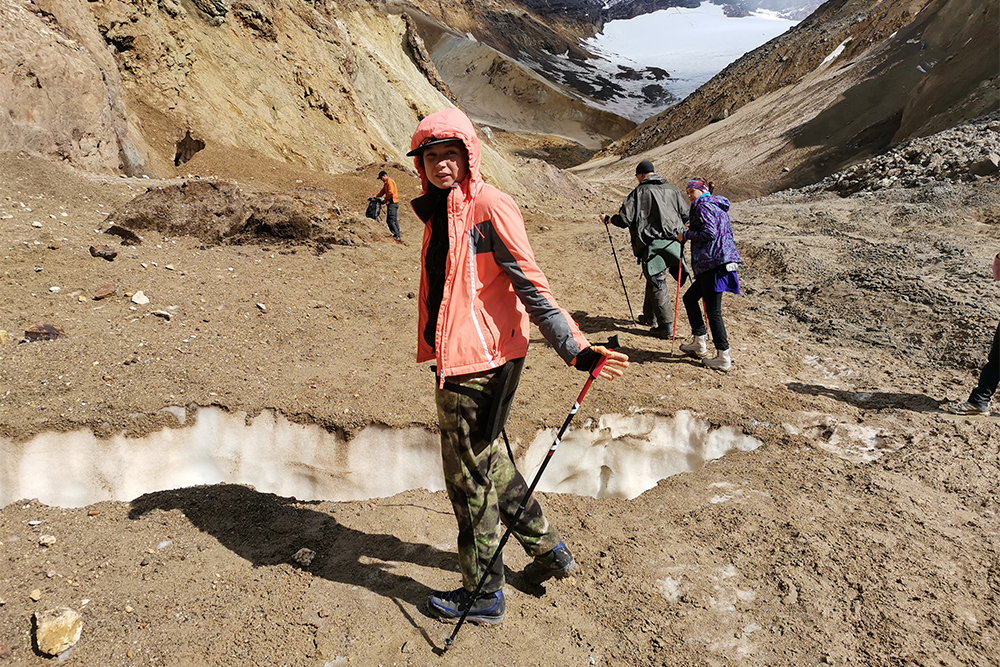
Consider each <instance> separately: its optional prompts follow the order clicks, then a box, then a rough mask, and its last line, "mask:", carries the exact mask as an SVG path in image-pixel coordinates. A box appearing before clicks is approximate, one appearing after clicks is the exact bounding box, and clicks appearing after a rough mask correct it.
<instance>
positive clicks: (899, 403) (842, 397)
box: [785, 382, 946, 412]
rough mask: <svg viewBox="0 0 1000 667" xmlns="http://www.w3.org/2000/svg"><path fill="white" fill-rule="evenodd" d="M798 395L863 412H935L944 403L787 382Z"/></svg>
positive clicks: (901, 394)
mask: <svg viewBox="0 0 1000 667" xmlns="http://www.w3.org/2000/svg"><path fill="white" fill-rule="evenodd" d="M785 386H786V387H788V388H789V389H791V390H792V391H794V392H796V393H798V394H807V395H809V396H826V397H828V398H832V399H835V400H838V401H841V402H843V403H847V404H849V405H853V406H855V407H858V408H863V409H865V410H883V409H885V408H898V409H901V410H913V411H915V412H937V411H940V410H941V406H942V404H944V403H945V402H946V401H939V400H937V399H935V398H931V397H930V396H927V395H926V394H908V393H904V392H884V391H847V390H844V389H831V388H829V387H824V386H823V385H818V384H803V383H801V382H789V383H788V384H786V385H785Z"/></svg>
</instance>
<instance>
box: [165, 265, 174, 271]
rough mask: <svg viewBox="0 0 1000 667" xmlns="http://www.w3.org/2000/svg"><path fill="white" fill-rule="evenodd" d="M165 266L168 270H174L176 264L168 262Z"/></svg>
mask: <svg viewBox="0 0 1000 667" xmlns="http://www.w3.org/2000/svg"><path fill="white" fill-rule="evenodd" d="M163 268H165V269H166V270H167V271H173V270H174V265H173V264H167V265H166V266H165V267H163Z"/></svg>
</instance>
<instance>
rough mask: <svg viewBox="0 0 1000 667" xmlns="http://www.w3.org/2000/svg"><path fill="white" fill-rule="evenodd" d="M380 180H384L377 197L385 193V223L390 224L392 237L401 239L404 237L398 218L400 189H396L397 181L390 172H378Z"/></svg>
mask: <svg viewBox="0 0 1000 667" xmlns="http://www.w3.org/2000/svg"><path fill="white" fill-rule="evenodd" d="M378 180H380V181H382V189H381V190H379V191H378V194H377V195H375V197H376V198H378V197H381V196H383V195H385V224H387V225H389V231H390V232H392V238H394V239H396V240H397V241H400V240H402V238H403V237H402V235H400V233H399V221H398V220H397V219H396V215H397V214H398V213H399V190H397V189H396V181H394V180H392V179H391V178H389V174H387V173H386V172H384V171H380V172H379V173H378Z"/></svg>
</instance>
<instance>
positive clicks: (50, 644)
mask: <svg viewBox="0 0 1000 667" xmlns="http://www.w3.org/2000/svg"><path fill="white" fill-rule="evenodd" d="M82 632H83V617H82V616H80V614H79V612H76V611H74V610H72V609H70V608H69V607H59V608H57V609H48V610H46V611H42V612H35V643H36V644H37V646H38V650H39V651H41V652H42V653H45V654H47V655H59V654H60V653H63V652H64V651H66V650H67V649H70V648H72V647H73V646H74V645H75V644H76V643H77V642H78V641H80V634H81V633H82Z"/></svg>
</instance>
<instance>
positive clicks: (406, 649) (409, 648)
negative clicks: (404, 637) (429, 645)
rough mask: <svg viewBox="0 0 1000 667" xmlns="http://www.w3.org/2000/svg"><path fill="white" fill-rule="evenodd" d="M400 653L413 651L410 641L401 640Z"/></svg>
mask: <svg viewBox="0 0 1000 667" xmlns="http://www.w3.org/2000/svg"><path fill="white" fill-rule="evenodd" d="M399 652H400V653H413V646H412V645H411V644H410V642H403V646H402V647H401V648H400V649H399Z"/></svg>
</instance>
